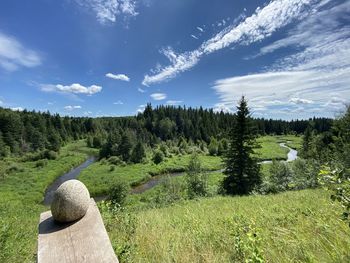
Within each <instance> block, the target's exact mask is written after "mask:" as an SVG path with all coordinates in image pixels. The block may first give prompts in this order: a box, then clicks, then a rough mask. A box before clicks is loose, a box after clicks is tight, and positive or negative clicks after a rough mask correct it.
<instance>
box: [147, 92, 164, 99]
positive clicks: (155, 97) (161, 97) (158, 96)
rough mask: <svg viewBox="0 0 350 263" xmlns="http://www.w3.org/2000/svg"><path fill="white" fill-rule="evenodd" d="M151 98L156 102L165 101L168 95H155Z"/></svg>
mask: <svg viewBox="0 0 350 263" xmlns="http://www.w3.org/2000/svg"><path fill="white" fill-rule="evenodd" d="M150 96H151V98H152V99H154V100H164V99H166V94H165V93H153V94H151V95H150Z"/></svg>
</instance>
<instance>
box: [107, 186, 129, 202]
mask: <svg viewBox="0 0 350 263" xmlns="http://www.w3.org/2000/svg"><path fill="white" fill-rule="evenodd" d="M129 191H130V186H129V185H128V184H127V183H125V182H117V183H115V184H114V185H113V186H112V187H111V188H110V190H109V200H110V201H111V203H112V204H114V205H119V206H123V205H124V203H125V200H126V197H127V196H128V194H129Z"/></svg>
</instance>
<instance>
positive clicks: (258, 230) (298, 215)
mask: <svg viewBox="0 0 350 263" xmlns="http://www.w3.org/2000/svg"><path fill="white" fill-rule="evenodd" d="M340 211H341V208H340V207H338V206H337V205H334V204H332V203H331V201H330V199H329V194H328V193H327V192H324V191H323V190H303V191H294V192H286V193H282V194H278V195H269V196H247V197H220V196H219V197H213V198H203V199H199V200H194V201H183V202H180V203H177V204H175V205H172V206H169V207H165V208H152V209H146V210H140V211H134V210H133V211H132V212H128V210H126V211H124V212H121V213H119V214H118V213H117V214H115V215H113V214H111V213H109V212H107V211H105V210H104V211H103V217H104V222H105V224H106V227H107V231H108V233H109V236H110V238H111V240H112V244H113V247H114V248H115V250H116V252H117V253H118V256H119V259H120V261H121V262H246V261H245V260H247V259H249V258H250V259H252V258H254V257H257V258H261V259H263V260H265V261H267V262H349V260H350V251H349V249H348V248H349V246H350V238H349V234H350V231H349V227H348V226H347V225H346V224H345V223H344V222H343V221H342V220H340V219H339V213H340Z"/></svg>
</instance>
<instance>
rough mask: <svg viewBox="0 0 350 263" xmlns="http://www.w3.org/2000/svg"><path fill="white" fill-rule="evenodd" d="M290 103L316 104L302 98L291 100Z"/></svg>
mask: <svg viewBox="0 0 350 263" xmlns="http://www.w3.org/2000/svg"><path fill="white" fill-rule="evenodd" d="M289 102H291V103H294V104H312V103H314V102H313V101H312V100H307V99H301V98H291V99H290V100H289Z"/></svg>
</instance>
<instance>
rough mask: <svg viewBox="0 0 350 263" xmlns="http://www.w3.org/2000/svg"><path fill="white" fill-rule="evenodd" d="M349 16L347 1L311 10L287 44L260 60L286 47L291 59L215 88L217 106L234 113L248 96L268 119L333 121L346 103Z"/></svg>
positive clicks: (271, 47)
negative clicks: (323, 118) (324, 118)
mask: <svg viewBox="0 0 350 263" xmlns="http://www.w3.org/2000/svg"><path fill="white" fill-rule="evenodd" d="M328 2H330V1H329V0H324V1H321V2H320V4H319V6H322V5H324V4H325V3H328ZM349 11H350V1H346V2H344V3H341V4H338V5H337V4H334V3H332V5H331V6H330V7H329V6H328V7H327V6H326V7H325V8H321V9H320V8H317V7H316V8H314V9H312V12H311V13H310V15H309V16H307V17H305V18H304V19H303V20H302V21H300V22H299V23H297V24H296V25H295V26H294V27H292V28H291V29H290V30H289V31H287V32H288V34H287V36H286V37H285V38H283V39H280V40H277V41H275V42H273V43H272V44H270V45H268V46H265V47H263V48H262V49H261V50H260V53H259V54H258V56H261V55H265V54H269V53H272V52H274V51H276V50H278V49H281V48H284V47H293V48H294V49H292V50H295V51H294V53H292V54H291V55H287V56H285V57H282V58H280V59H279V60H277V61H276V62H275V63H273V65H272V66H271V67H270V68H267V69H265V70H266V71H265V72H261V73H256V74H251V75H246V76H236V77H233V78H227V79H222V80H218V81H216V82H215V85H214V89H215V90H216V92H217V93H218V95H219V98H220V103H223V104H224V105H226V106H230V107H232V106H234V105H235V103H236V102H237V100H236V99H237V98H239V97H240V96H241V95H246V96H247V97H248V99H249V100H250V105H251V106H252V108H253V111H254V112H256V111H257V108H258V107H260V109H262V112H261V113H262V114H265V113H269V115H270V117H271V115H273V114H277V115H278V114H280V115H279V116H284V117H288V116H289V118H292V117H293V116H294V115H295V114H296V113H298V114H303V115H302V116H305V117H311V116H313V115H318V116H321V115H322V116H325V115H327V116H329V117H334V114H336V113H337V112H338V111H339V110H341V109H343V108H344V105H345V104H346V103H349V101H350V89H349V83H350V60H349V59H348V58H349V57H350V27H349V26H348V25H346V24H344V20H343V19H344V18H345V17H347V16H348V15H347V14H348V13H349ZM261 107H265V108H266V109H265V110H264V109H263V108H261ZM294 117H295V116H294Z"/></svg>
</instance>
